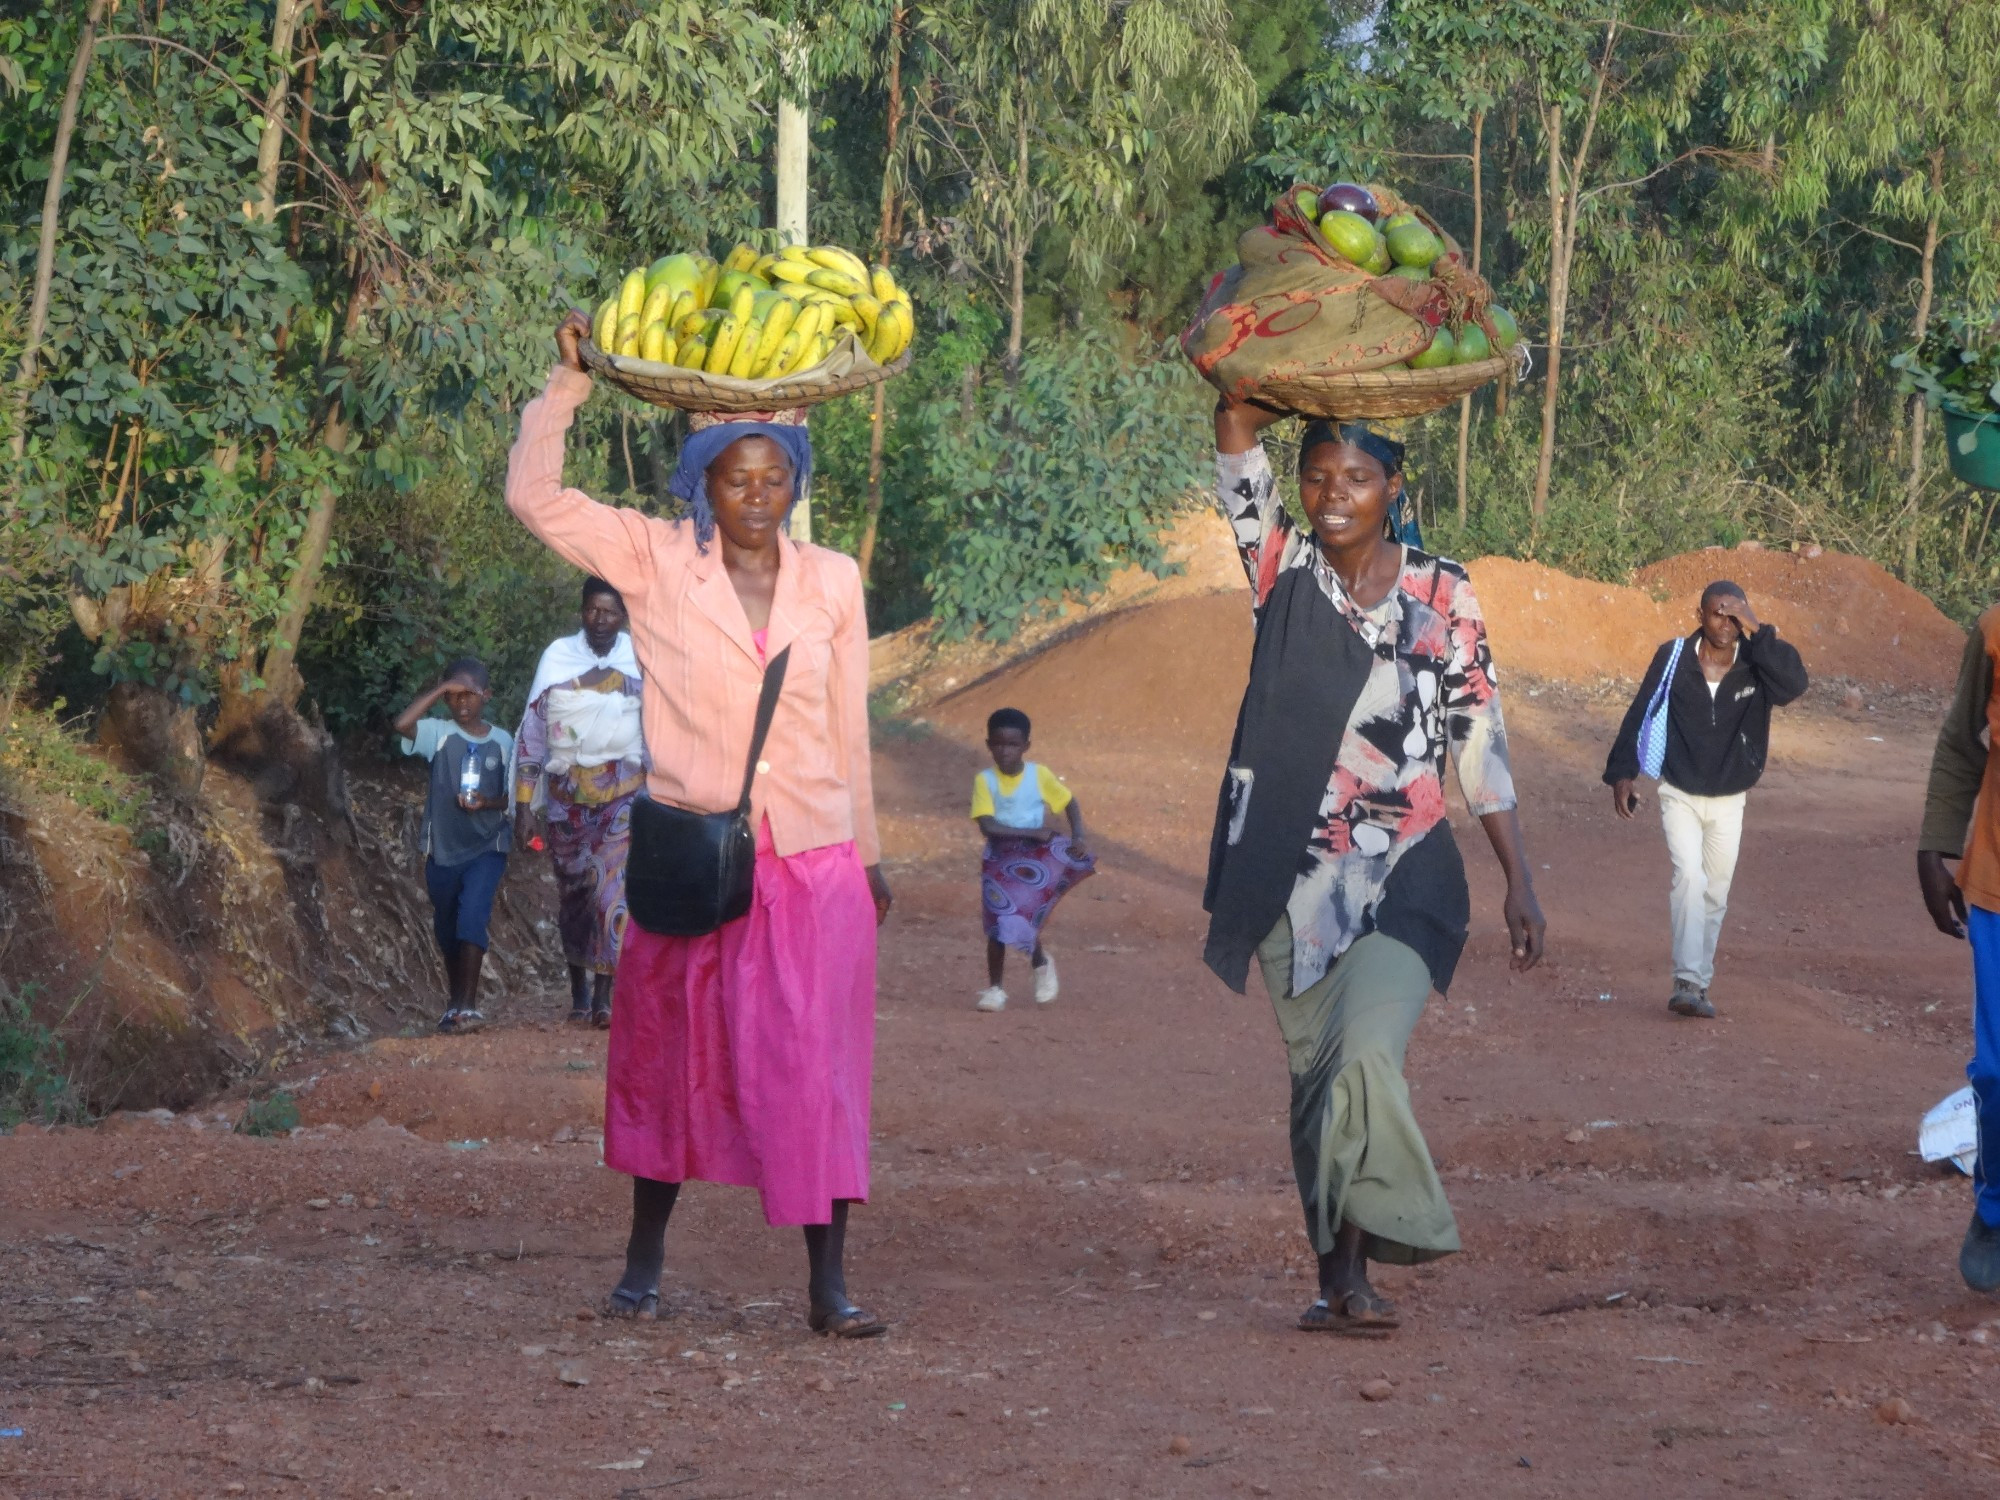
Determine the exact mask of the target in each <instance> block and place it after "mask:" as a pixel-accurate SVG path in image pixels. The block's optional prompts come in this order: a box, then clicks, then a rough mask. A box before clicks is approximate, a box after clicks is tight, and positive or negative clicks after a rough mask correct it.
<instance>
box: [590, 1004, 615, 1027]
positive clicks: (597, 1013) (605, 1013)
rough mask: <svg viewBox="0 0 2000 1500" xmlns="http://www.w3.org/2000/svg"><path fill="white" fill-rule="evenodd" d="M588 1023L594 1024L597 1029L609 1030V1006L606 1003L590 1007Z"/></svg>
mask: <svg viewBox="0 0 2000 1500" xmlns="http://www.w3.org/2000/svg"><path fill="white" fill-rule="evenodd" d="M590 1024H591V1025H593V1026H595V1027H596V1028H597V1029H598V1030H599V1031H609V1030H610V1029H611V1007H610V1006H608V1005H598V1006H593V1007H591V1011H590Z"/></svg>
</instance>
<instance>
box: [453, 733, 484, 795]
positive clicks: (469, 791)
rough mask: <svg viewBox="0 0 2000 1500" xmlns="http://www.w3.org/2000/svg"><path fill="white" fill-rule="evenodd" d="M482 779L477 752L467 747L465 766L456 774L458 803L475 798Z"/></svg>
mask: <svg viewBox="0 0 2000 1500" xmlns="http://www.w3.org/2000/svg"><path fill="white" fill-rule="evenodd" d="M484 779H485V777H484V774H483V770H482V767H481V764H480V754H479V751H478V750H476V749H474V748H472V747H470V746H468V747H467V748H466V752H465V765H464V766H463V767H462V768H461V769H460V771H459V773H458V800H459V801H460V803H464V802H466V801H468V800H470V799H471V798H474V797H477V796H478V795H479V787H480V783H481V782H482V781H483V780H484Z"/></svg>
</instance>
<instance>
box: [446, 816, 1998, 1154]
mask: <svg viewBox="0 0 2000 1500" xmlns="http://www.w3.org/2000/svg"><path fill="white" fill-rule="evenodd" d="M506 873H507V856H506V855H504V854H496V853H495V852H494V851H493V850H491V849H489V850H487V851H486V852H485V853H484V854H476V855H474V856H473V857H472V858H471V859H469V860H467V861H466V862H465V863H464V864H462V865H441V864H439V863H438V862H437V861H436V860H434V859H426V860H425V861H424V885H425V886H426V887H427V888H428V889H429V891H430V897H431V930H432V931H433V932H435V933H436V934H437V940H438V948H439V949H440V950H441V951H442V952H443V953H444V956H445V957H446V958H447V959H449V958H450V957H451V956H452V954H453V953H455V952H457V951H458V945H459V944H460V943H470V944H472V945H473V947H475V948H490V947H491V946H492V944H491V943H489V942H487V941H486V924H487V922H488V921H490V920H491V919H492V916H493V897H494V894H495V893H496V892H497V891H498V890H499V889H500V877H501V876H502V875H505V874H506ZM1995 920H1996V921H2000V918H1995ZM1996 1118H2000V1116H1996Z"/></svg>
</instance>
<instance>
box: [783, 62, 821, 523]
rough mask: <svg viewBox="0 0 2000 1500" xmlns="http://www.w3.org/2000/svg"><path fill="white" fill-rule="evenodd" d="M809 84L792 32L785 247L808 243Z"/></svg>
mask: <svg viewBox="0 0 2000 1500" xmlns="http://www.w3.org/2000/svg"><path fill="white" fill-rule="evenodd" d="M808 89H809V85H808V82H807V78H806V48H805V42H804V40H803V37H802V34H800V33H798V32H794V33H793V35H792V36H791V37H790V38H789V39H788V40H787V42H786V44H785V48H784V57H783V65H782V68H781V71H780V77H779V82H778V143H777V163H776V174H775V175H776V177H777V179H778V204H777V209H778V213H777V219H778V238H779V239H781V240H783V241H784V242H785V243H786V244H788V245H804V244H808V243H810V242H811V230H810V229H809V227H808V219H809V214H808V209H807V201H808V200H807V192H806V148H807V139H806V136H807V123H808V122H807V118H806V101H807V98H808ZM790 529H791V534H792V540H794V541H798V542H810V541H811V540H812V536H813V517H812V496H811V495H809V494H801V495H800V496H799V500H798V504H796V505H794V506H793V507H792V516H791V528H790Z"/></svg>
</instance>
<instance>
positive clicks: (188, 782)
mask: <svg viewBox="0 0 2000 1500" xmlns="http://www.w3.org/2000/svg"><path fill="white" fill-rule="evenodd" d="M97 742H98V744H100V745H102V746H103V747H104V750H105V752H106V754H108V755H109V756H110V757H111V759H112V761H113V762H114V763H115V764H116V765H117V766H118V767H119V768H120V769H121V770H125V771H131V772H134V773H136V774H140V775H145V776H154V777H158V778H159V780H160V782H161V784H162V785H164V786H165V787H166V788H167V789H168V790H169V791H171V792H172V793H174V794H175V795H176V796H178V797H189V798H191V797H193V796H194V795H195V794H196V793H197V792H199V791H200V790H201V777H202V771H203V769H204V761H203V758H202V749H201V731H200V730H199V729H198V728H197V727H196V726H195V719H194V710H193V709H192V708H191V707H189V706H188V705H187V704H185V703H182V702H181V701H180V700H179V699H178V698H175V697H174V696H173V695H172V694H170V693H165V692H162V691H161V690H160V689H159V688H156V687H149V686H147V685H146V684H144V683H139V682H121V683H119V684H117V685H116V686H115V687H113V688H112V689H111V692H110V694H109V696H107V697H106V698H105V700H104V712H103V714H102V715H101V716H100V717H99V719H98V721H97Z"/></svg>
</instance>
